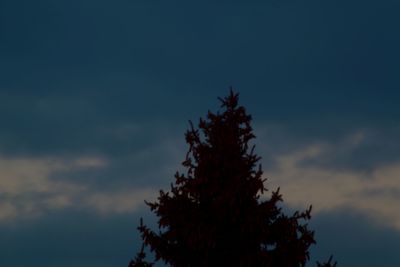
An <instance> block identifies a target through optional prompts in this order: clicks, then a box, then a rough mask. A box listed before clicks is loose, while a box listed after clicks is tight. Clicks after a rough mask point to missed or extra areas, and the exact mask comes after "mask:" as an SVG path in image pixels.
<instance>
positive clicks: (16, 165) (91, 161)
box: [0, 156, 152, 222]
mask: <svg viewBox="0 0 400 267" xmlns="http://www.w3.org/2000/svg"><path fill="white" fill-rule="evenodd" d="M107 164H108V161H107V160H106V159H104V158H101V157H96V156H83V157H78V158H77V159H74V160H70V159H65V158H29V157H25V158H6V157H0V222H5V221H10V220H15V219H17V218H20V217H37V216H41V215H43V214H44V213H46V212H48V211H50V210H61V209H66V208H73V209H78V210H79V209H89V210H94V211H95V212H98V213H102V214H107V213H113V212H117V213H129V212H133V211H135V210H136V209H137V208H138V207H139V206H140V205H141V204H143V200H144V199H149V198H150V197H151V196H152V194H151V190H149V189H146V188H145V189H140V188H135V189H134V190H133V189H132V190H129V188H125V189H124V190H122V191H121V190H114V191H109V192H104V191H102V192H99V191H96V189H94V190H93V189H91V188H90V187H89V186H88V185H87V184H85V181H84V180H77V179H73V174H74V172H77V171H82V170H84V171H93V170H99V169H103V168H104V167H105V166H107ZM68 175H70V179H65V178H63V179H59V178H58V176H64V177H65V176H67V177H68Z"/></svg>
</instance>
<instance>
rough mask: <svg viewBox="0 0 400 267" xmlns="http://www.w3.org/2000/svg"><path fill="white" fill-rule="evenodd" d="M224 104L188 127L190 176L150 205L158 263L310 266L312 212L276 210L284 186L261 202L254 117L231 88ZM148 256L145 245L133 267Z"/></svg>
mask: <svg viewBox="0 0 400 267" xmlns="http://www.w3.org/2000/svg"><path fill="white" fill-rule="evenodd" d="M220 100H221V104H222V105H221V108H222V113H220V112H218V113H216V114H215V113H212V112H210V111H209V112H208V115H207V119H205V120H204V119H200V122H199V124H198V129H196V128H195V127H194V126H193V124H192V122H190V129H189V130H188V131H187V132H186V135H185V137H186V142H187V143H188V145H189V151H188V152H187V154H186V159H185V161H184V162H183V163H182V164H183V166H184V167H186V169H187V172H186V174H181V173H179V172H177V173H176V174H175V182H174V183H173V184H171V190H170V192H164V191H162V190H161V191H160V195H159V197H158V200H157V201H155V202H153V203H148V202H146V203H147V205H149V207H150V209H151V210H152V211H153V212H154V213H155V214H156V215H157V216H158V218H159V220H158V226H159V231H158V232H155V231H153V230H151V229H149V228H148V227H147V226H145V225H144V224H143V221H142V220H141V223H140V226H139V227H138V229H139V231H140V233H141V237H142V239H143V242H144V245H146V246H148V247H149V248H150V250H151V251H152V252H153V253H154V254H155V260H156V261H161V260H162V261H164V262H165V263H167V264H168V265H170V266H173V267H204V266H246V267H247V266H263V267H264V266H265V267H270V266H274V267H278V266H279V267H297V266H304V265H305V263H306V262H307V261H308V260H309V252H308V249H309V247H310V245H311V244H314V243H315V240H314V232H313V231H311V230H309V229H308V227H307V221H308V220H310V218H311V215H310V213H311V206H310V208H309V209H307V210H305V211H303V212H298V211H297V212H295V213H294V214H293V215H291V216H287V215H285V214H283V212H282V210H281V208H280V207H278V203H279V202H281V201H282V196H281V194H280V193H279V188H278V190H276V191H273V192H272V193H271V197H270V198H269V199H267V200H262V199H261V198H260V196H261V195H263V193H264V192H266V191H267V188H265V186H264V185H265V180H266V179H263V178H262V173H263V172H262V169H261V165H259V164H258V162H259V160H260V157H258V156H257V155H256V154H255V153H254V148H255V146H254V145H252V146H251V145H250V141H251V140H252V139H254V138H255V136H254V134H253V132H252V128H251V126H250V122H251V116H249V115H247V114H246V111H245V108H244V107H242V106H239V104H238V94H235V93H233V92H232V90H231V92H230V95H229V96H228V97H226V98H224V99H220ZM144 258H145V254H144V252H143V247H142V250H141V252H139V254H138V256H137V257H136V259H135V260H132V261H131V262H130V265H129V266H130V267H138V266H151V264H150V263H147V262H145V259H144ZM146 264H150V265H146ZM318 265H319V266H324V267H328V266H331V263H330V261H329V262H328V263H325V265H321V264H320V263H318Z"/></svg>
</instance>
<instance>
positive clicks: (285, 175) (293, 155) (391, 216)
mask: <svg viewBox="0 0 400 267" xmlns="http://www.w3.org/2000/svg"><path fill="white" fill-rule="evenodd" d="M363 138H364V135H363V134H362V133H357V134H354V135H350V136H348V137H346V138H345V139H344V140H343V142H342V143H341V144H340V145H339V144H329V143H316V144H311V145H308V146H306V147H302V148H299V149H297V150H295V151H291V152H288V153H286V154H282V155H278V156H277V157H276V158H275V166H274V168H271V170H270V171H269V172H267V173H266V176H267V177H268V181H267V187H268V188H277V187H280V188H281V193H282V194H283V198H284V201H285V203H286V204H288V205H289V206H291V207H294V208H305V207H308V206H309V205H311V204H312V205H313V210H314V212H315V213H317V214H318V213H321V212H329V211H334V210H338V209H339V210H340V209H353V210H357V211H359V212H362V213H364V214H368V216H369V217H370V218H371V219H373V220H376V221H377V222H379V223H381V224H385V225H388V226H390V227H394V228H396V229H397V230H400V213H399V212H398V209H397V206H396V205H395V203H398V202H399V201H400V161H399V162H391V163H388V164H386V165H383V164H379V165H376V166H374V165H372V166H370V170H369V171H361V170H357V169H355V170H352V169H348V168H347V169H343V168H332V167H331V168H329V167H327V166H324V165H321V164H318V163H316V162H318V161H319V160H321V159H322V160H323V159H324V158H325V157H329V156H330V155H331V154H333V153H335V151H338V150H347V151H351V150H352V149H354V148H356V147H358V146H360V145H361V144H362V142H363Z"/></svg>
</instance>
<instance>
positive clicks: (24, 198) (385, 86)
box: [0, 0, 400, 267]
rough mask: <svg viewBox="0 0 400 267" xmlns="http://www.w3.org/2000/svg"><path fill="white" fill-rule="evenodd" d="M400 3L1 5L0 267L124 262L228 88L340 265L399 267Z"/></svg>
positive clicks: (265, 155)
mask: <svg viewBox="0 0 400 267" xmlns="http://www.w3.org/2000/svg"><path fill="white" fill-rule="evenodd" d="M399 11H400V3H399V2H398V1H396V0H382V1H371V0H363V1H361V0H334V1H321V0H303V1H299V0H270V1H256V0H254V1H252V0H247V1H241V0H232V1H223V0H221V1H209V0H204V1H176V0H171V1H159V0H146V1H142V0H114V1H106V0H97V1H94V0H79V1H77V0H68V1H66V0H58V1H50V0H39V1H29V0H0V122H1V124H0V266H5V267H22V266H27V265H30V266H43V267H47V266H52V267H83V266H98V267H111V266H112V267H114V266H127V264H128V262H129V260H130V259H131V258H132V257H134V255H135V253H136V252H137V250H138V248H139V246H140V243H139V237H138V233H137V231H136V227H137V225H138V222H139V218H140V217H143V218H144V219H145V222H147V223H148V224H149V225H153V226H154V225H155V221H156V219H155V218H154V216H152V214H151V213H150V212H149V210H148V208H147V207H146V206H145V205H144V202H143V200H144V199H147V200H152V199H155V197H156V196H157V194H158V190H159V189H168V188H169V184H170V183H171V182H172V181H173V175H174V173H175V171H176V170H183V169H182V166H181V162H182V161H183V159H184V157H185V153H186V151H187V146H186V144H185V141H184V133H185V131H186V129H187V128H188V126H189V123H188V120H193V121H194V122H197V121H198V119H199V118H200V117H204V116H205V115H206V113H207V111H208V110H212V111H217V110H218V108H219V104H220V103H219V101H218V99H217V98H218V97H223V96H225V95H227V94H228V92H229V88H230V86H232V87H233V88H234V89H235V90H236V91H237V92H239V93H240V103H241V104H242V105H244V106H245V107H246V110H247V112H248V113H249V114H251V115H252V117H253V121H252V126H253V128H254V132H255V134H256V136H257V138H256V140H255V141H254V143H255V144H256V153H257V154H258V155H260V156H261V157H262V160H261V163H262V166H263V170H264V176H265V177H266V178H268V180H267V182H266V186H267V187H268V188H271V189H275V188H277V187H280V188H281V193H282V194H283V198H284V205H285V208H286V209H287V210H294V209H300V210H302V209H306V208H307V207H308V206H309V205H310V204H312V205H313V212H312V219H311V222H310V228H312V229H314V230H315V238H316V240H317V245H315V246H313V247H312V249H311V261H310V263H309V265H308V266H316V264H315V261H317V260H319V261H323V260H326V259H328V258H329V256H330V255H331V254H333V255H334V258H335V259H336V260H337V261H338V266H340V267H350V266H352V267H354V266H382V267H385V266H387V267H393V266H400V255H399V253H398V248H399V247H400V209H399V206H398V203H400V153H398V151H399V149H400V142H399V141H398V140H399V139H398V136H399V135H400V109H399V107H398V103H399V101H400V91H399V89H400V78H399V75H398V71H399V70H400V65H399V62H400V52H399V51H400V50H399V49H398V48H399V47H400V35H399V34H398V28H399V26H400V17H399V16H398V14H399Z"/></svg>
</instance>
